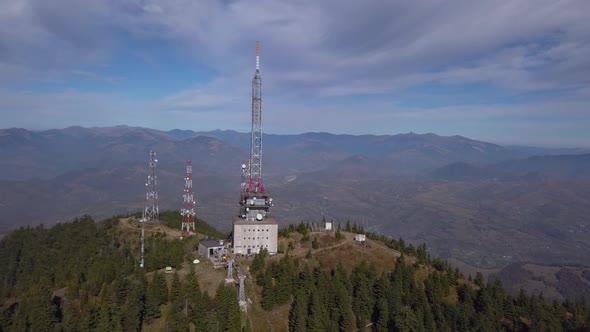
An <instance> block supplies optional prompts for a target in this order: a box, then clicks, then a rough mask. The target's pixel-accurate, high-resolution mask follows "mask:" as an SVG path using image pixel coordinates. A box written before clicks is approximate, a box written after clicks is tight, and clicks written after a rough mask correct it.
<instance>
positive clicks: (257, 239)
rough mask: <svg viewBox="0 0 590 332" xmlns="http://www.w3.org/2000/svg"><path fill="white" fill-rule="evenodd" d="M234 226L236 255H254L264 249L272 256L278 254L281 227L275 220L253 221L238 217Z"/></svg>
mask: <svg viewBox="0 0 590 332" xmlns="http://www.w3.org/2000/svg"><path fill="white" fill-rule="evenodd" d="M233 226H234V227H233V229H234V236H233V249H234V254H242V255H252V254H256V253H258V252H259V251H260V249H262V248H266V249H267V250H268V253H269V254H271V255H274V254H276V253H277V240H278V232H279V225H278V224H277V221H276V220H275V219H274V218H272V217H267V218H265V219H263V220H261V221H252V220H246V219H242V218H239V217H236V218H234V221H233Z"/></svg>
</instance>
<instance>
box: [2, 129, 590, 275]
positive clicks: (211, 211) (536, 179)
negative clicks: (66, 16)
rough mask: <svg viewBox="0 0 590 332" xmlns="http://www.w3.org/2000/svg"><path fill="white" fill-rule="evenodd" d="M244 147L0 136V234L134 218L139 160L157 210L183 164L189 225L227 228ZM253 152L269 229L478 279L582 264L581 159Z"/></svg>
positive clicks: (299, 138) (562, 154)
mask: <svg viewBox="0 0 590 332" xmlns="http://www.w3.org/2000/svg"><path fill="white" fill-rule="evenodd" d="M249 144H250V135H249V134H247V133H239V132H235V131H231V130H215V131H209V132H195V131H191V130H178V129H176V130H171V131H159V130H154V129H147V128H138V127H128V126H116V127H107V128H83V127H69V128H65V129H59V130H46V131H30V130H25V129H14V128H13V129H4V130H0V212H1V213H0V231H3V232H7V231H10V230H12V229H15V228H17V227H19V226H22V225H36V224H40V223H45V224H47V225H51V224H54V223H55V222H57V221H62V220H69V219H71V218H73V217H76V216H79V215H82V214H86V213H88V214H91V215H92V216H94V217H95V218H98V219H100V218H105V217H108V216H110V215H113V214H116V213H123V214H125V213H134V212H137V211H140V210H141V209H142V207H143V205H144V203H145V185H144V184H145V179H146V177H147V160H148V154H149V151H150V150H151V149H153V150H154V151H156V152H157V154H158V159H159V164H158V168H157V175H158V185H159V197H160V202H159V203H160V209H162V210H163V209H179V208H181V206H182V192H183V185H184V181H183V177H184V172H185V161H186V160H187V159H191V160H192V162H193V179H194V180H193V181H194V183H193V187H194V190H195V198H196V201H197V207H196V211H197V215H198V216H199V217H201V218H203V219H205V220H207V221H208V222H209V223H211V224H212V225H214V226H216V227H218V228H220V229H222V230H224V231H229V229H230V225H231V223H230V220H231V218H232V217H233V215H234V214H235V213H236V212H237V201H238V200H237V197H238V195H239V186H240V183H239V182H240V164H242V163H243V162H244V161H245V160H247V158H248V151H249ZM263 147H264V159H263V174H264V179H265V187H266V188H267V189H268V190H269V192H270V193H271V195H272V196H273V198H274V199H275V205H276V206H275V208H274V210H273V212H274V214H275V215H276V217H277V219H278V220H279V223H280V224H282V225H286V224H289V223H297V222H299V221H300V220H305V221H310V220H316V221H317V220H320V219H321V218H322V216H323V217H326V218H332V219H335V220H336V221H337V222H340V223H345V222H346V221H347V220H351V221H352V222H356V223H358V224H363V225H364V226H365V228H368V229H370V230H375V231H379V232H380V233H384V234H388V235H391V236H394V237H399V236H401V237H403V238H404V239H406V240H408V241H410V242H411V243H415V244H419V243H421V242H426V243H428V245H429V248H430V250H431V252H432V253H433V254H435V255H438V256H440V257H443V258H446V259H449V260H451V261H453V262H455V263H456V264H457V265H461V266H462V267H463V268H464V269H477V270H481V271H484V272H485V271H488V272H489V273H497V272H499V271H500V270H501V269H502V268H503V267H505V266H508V265H510V264H513V263H515V262H519V261H526V262H536V263H541V262H542V263H550V264H562V263H563V264H590V258H589V257H587V255H584V253H585V252H588V251H590V220H589V218H588V217H587V216H588V215H590V167H588V166H590V154H589V152H590V151H589V150H585V149H549V148H547V149H545V148H533V147H515V146H501V145H497V144H492V143H486V142H481V141H477V140H472V139H469V138H466V137H462V136H438V135H435V134H416V133H406V134H397V135H359V136H355V135H335V134H329V133H304V134H298V135H274V134H269V135H264V136H263ZM568 153H570V154H568Z"/></svg>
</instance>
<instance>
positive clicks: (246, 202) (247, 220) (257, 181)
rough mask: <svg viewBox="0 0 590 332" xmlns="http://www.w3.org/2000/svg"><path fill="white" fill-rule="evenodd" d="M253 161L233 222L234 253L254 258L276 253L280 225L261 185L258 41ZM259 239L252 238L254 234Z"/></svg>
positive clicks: (246, 167) (247, 169)
mask: <svg viewBox="0 0 590 332" xmlns="http://www.w3.org/2000/svg"><path fill="white" fill-rule="evenodd" d="M250 144H251V145H250V146H251V149H250V159H249V160H248V162H247V163H243V164H242V187H241V192H240V213H239V215H238V216H236V217H235V218H234V220H233V239H232V246H233V252H234V254H243V255H251V254H255V253H257V252H259V251H260V250H261V249H263V248H264V249H267V250H268V252H269V253H270V254H276V253H277V241H278V224H277V221H276V220H275V219H274V218H273V217H272V216H271V215H270V213H269V210H270V207H271V206H273V203H272V198H271V197H270V195H269V194H268V193H267V192H266V191H265V188H264V185H263V184H262V76H261V75H260V43H259V42H256V70H255V71H254V78H253V79H252V132H251V142H250ZM251 232H257V233H255V234H256V236H252V235H253V233H251Z"/></svg>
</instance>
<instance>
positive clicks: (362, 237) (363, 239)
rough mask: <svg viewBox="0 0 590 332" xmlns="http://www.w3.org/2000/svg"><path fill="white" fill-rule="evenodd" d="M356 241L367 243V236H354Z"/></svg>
mask: <svg viewBox="0 0 590 332" xmlns="http://www.w3.org/2000/svg"><path fill="white" fill-rule="evenodd" d="M354 240H355V241H356V242H365V241H366V236H365V234H356V235H355V236H354Z"/></svg>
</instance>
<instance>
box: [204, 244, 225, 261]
mask: <svg viewBox="0 0 590 332" xmlns="http://www.w3.org/2000/svg"><path fill="white" fill-rule="evenodd" d="M223 242H224V241H223V240H201V242H199V255H201V256H202V257H205V258H210V257H215V256H216V255H217V253H218V252H219V251H223V250H224V248H223Z"/></svg>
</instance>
